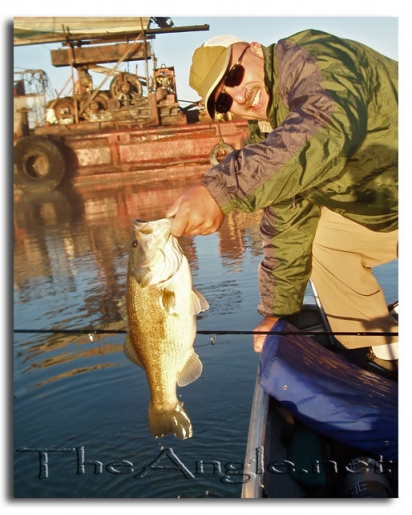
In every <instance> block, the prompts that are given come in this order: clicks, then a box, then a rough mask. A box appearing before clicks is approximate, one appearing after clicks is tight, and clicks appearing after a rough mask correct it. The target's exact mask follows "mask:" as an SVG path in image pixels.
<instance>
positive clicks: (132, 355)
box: [124, 218, 209, 439]
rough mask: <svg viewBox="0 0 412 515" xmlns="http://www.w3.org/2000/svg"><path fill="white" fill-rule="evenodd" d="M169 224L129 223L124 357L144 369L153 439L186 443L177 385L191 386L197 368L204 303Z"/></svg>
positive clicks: (199, 367)
mask: <svg viewBox="0 0 412 515" xmlns="http://www.w3.org/2000/svg"><path fill="white" fill-rule="evenodd" d="M171 223H172V219H170V218H164V219H162V220H157V221H150V222H145V221H142V220H134V222H133V229H132V237H131V246H130V254H129V262H128V271H127V292H126V309H127V321H128V335H127V338H126V341H125V345H124V351H125V354H126V356H127V357H128V358H129V359H130V360H131V361H133V362H134V363H136V364H137V365H139V366H141V367H143V369H144V370H145V372H146V376H147V380H148V383H149V389H150V402H149V413H148V417H149V428H150V431H151V433H152V434H153V436H155V437H157V438H158V437H161V436H164V435H166V434H168V433H173V434H174V435H175V436H176V437H178V438H182V439H185V438H190V437H191V436H192V434H193V430H192V424H191V421H190V419H189V417H188V416H187V414H186V412H185V410H184V408H183V403H181V402H180V401H179V400H178V398H177V386H185V385H187V384H189V383H191V382H193V381H195V380H196V379H197V378H198V377H199V376H200V374H201V372H202V363H201V361H200V359H199V356H198V355H197V354H196V353H195V352H194V350H193V344H194V340H195V337H196V314H198V313H200V312H201V311H204V310H206V309H208V307H209V304H208V303H207V301H206V299H205V298H204V297H203V295H202V294H201V293H199V292H198V291H196V290H195V289H194V288H193V282H192V274H191V271H190V267H189V263H188V261H187V259H186V256H185V255H184V254H183V251H182V249H181V248H180V245H179V243H178V241H177V239H176V238H175V237H174V236H172V235H171V233H170V226H171Z"/></svg>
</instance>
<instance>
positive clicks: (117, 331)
mask: <svg viewBox="0 0 412 515" xmlns="http://www.w3.org/2000/svg"><path fill="white" fill-rule="evenodd" d="M13 332H14V333H17V334H34V333H38V334H87V335H90V334H94V335H97V334H127V330H126V329H14V330H13ZM197 334H202V335H207V336H211V335H216V336H219V335H229V334H234V335H253V334H272V335H276V334H277V335H283V336H285V335H287V336H289V335H295V336H296V335H325V336H398V333H397V332H389V331H388V332H385V331H382V332H377V331H316V330H308V329H304V330H301V331H300V330H296V331H242V330H239V331H229V330H219V331H209V330H207V331H206V330H202V331H197Z"/></svg>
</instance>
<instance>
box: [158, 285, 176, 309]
mask: <svg viewBox="0 0 412 515" xmlns="http://www.w3.org/2000/svg"><path fill="white" fill-rule="evenodd" d="M160 293H161V302H162V306H163V307H164V308H165V310H166V312H167V313H169V314H173V313H175V312H176V295H175V292H174V291H171V290H167V289H165V290H161V292H160Z"/></svg>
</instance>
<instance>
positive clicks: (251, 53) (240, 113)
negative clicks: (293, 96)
mask: <svg viewBox="0 0 412 515" xmlns="http://www.w3.org/2000/svg"><path fill="white" fill-rule="evenodd" d="M243 46H244V45H243ZM243 46H242V45H241V44H240V45H239V44H236V45H233V47H232V55H231V59H230V65H229V68H230V66H232V65H233V64H234V63H236V61H237V60H238V58H239V56H240V54H241V53H242V50H243ZM241 64H242V66H243V67H244V69H245V74H244V76H243V80H242V82H241V83H240V84H239V85H238V86H235V87H228V86H225V85H224V83H223V81H222V82H221V83H220V84H219V85H218V86H217V88H216V90H215V92H214V94H213V96H214V100H215V101H216V99H217V97H218V95H219V94H220V93H221V92H225V93H227V94H228V95H230V96H231V97H232V99H233V102H232V106H231V108H230V112H231V113H232V114H233V115H234V116H237V117H240V118H244V119H245V120H265V119H266V111H267V107H268V103H269V95H268V93H267V91H266V88H265V76H264V67H263V65H264V63H263V53H262V47H261V45H259V44H258V43H252V44H251V45H250V47H249V49H248V50H247V51H246V53H245V54H244V55H243V57H242V63H241Z"/></svg>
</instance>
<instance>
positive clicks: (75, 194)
mask: <svg viewBox="0 0 412 515" xmlns="http://www.w3.org/2000/svg"><path fill="white" fill-rule="evenodd" d="M188 186H190V184H189V183H179V184H172V183H171V184H165V183H163V184H160V185H154V186H144V187H138V186H136V187H127V188H122V189H115V188H112V189H111V190H90V191H86V192H79V191H75V190H65V191H62V192H54V193H53V194H50V195H48V196H47V197H42V196H29V195H28V196H27V197H24V196H23V197H21V198H19V199H16V201H15V214H14V327H15V329H30V330H42V329H56V330H62V331H63V330H66V331H67V330H79V329H85V328H87V329H89V328H93V329H107V330H121V329H124V322H123V320H122V314H121V313H120V310H119V307H118V302H119V300H120V299H121V298H122V297H123V296H124V294H125V286H126V266H127V259H128V245H129V237H130V230H131V224H132V220H133V219H134V218H146V219H156V218H160V217H163V216H164V212H165V209H166V207H167V206H168V205H170V204H171V203H172V202H173V201H174V200H175V198H176V197H177V196H178V195H179V194H180V193H181V192H183V191H184V190H185V189H186V188H187V187H188ZM259 218H260V215H259V214H255V215H244V214H241V213H237V212H235V213H232V214H231V215H230V216H229V217H227V219H226V221H225V222H224V225H223V226H222V228H221V230H220V231H219V233H218V234H213V235H210V236H207V237H196V238H188V237H185V238H181V240H180V243H181V245H182V248H183V250H184V252H185V254H186V256H187V257H188V259H189V262H190V264H191V268H192V272H193V278H194V283H195V286H196V288H197V289H198V290H200V291H201V292H202V293H203V294H204V296H205V297H206V298H207V299H208V301H209V304H210V309H209V310H208V311H206V312H205V313H202V314H201V316H199V317H198V330H201V331H208V332H210V335H198V336H197V338H196V342H195V347H196V351H197V353H198V354H199V356H200V358H201V360H202V362H203V373H202V376H201V377H200V378H199V379H198V380H197V381H195V382H194V383H192V384H190V385H188V386H186V387H185V388H180V389H179V391H178V394H179V397H180V398H181V400H183V402H184V404H185V408H186V411H187V413H188V415H189V417H190V418H191V420H192V424H193V429H194V436H193V437H192V438H191V439H189V440H184V441H180V440H178V439H176V438H175V437H174V436H167V437H164V438H161V439H154V438H153V437H152V436H151V434H150V432H149V429H148V425H147V407H148V401H149V390H148V386H147V382H146V377H145V374H144V372H143V370H142V369H140V368H138V367H137V366H135V365H134V364H132V363H131V362H130V361H129V360H128V359H127V358H126V357H125V356H124V354H123V350H122V346H123V341H124V335H123V334H116V333H115V334H103V335H93V334H91V335H89V334H70V333H69V334H67V333H66V334H65V333H56V334H42V333H40V332H33V333H27V334H15V339H14V443H13V447H14V457H15V468H14V473H15V477H14V495H15V497H18V498H177V497H181V498H195V497H207V496H210V497H223V498H236V497H239V496H240V492H241V486H242V482H243V481H244V480H245V476H243V474H242V467H243V461H244V455H245V450H246V438H247V432H248V426H249V415H250V408H251V403H252V396H253V389H254V383H255V376H256V371H257V366H258V358H259V356H258V355H257V354H255V353H254V352H253V349H252V343H251V336H248V335H241V336H237V335H225V336H222V335H219V336H217V337H215V336H214V331H223V330H229V331H230V330H237V331H239V330H244V331H250V330H252V329H253V327H254V326H255V325H256V324H257V323H258V322H259V321H260V319H261V318H260V316H259V315H258V314H257V312H256V306H257V303H258V288H257V267H258V264H259V262H260V260H261V244H260V237H259ZM376 272H377V275H378V276H379V279H380V282H381V284H382V286H383V287H384V289H385V293H386V296H387V300H388V302H391V301H394V300H396V299H397V287H398V281H397V263H393V264H390V265H387V266H384V267H380V269H378V270H377V271H376ZM308 299H309V301H310V298H309V297H308Z"/></svg>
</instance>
